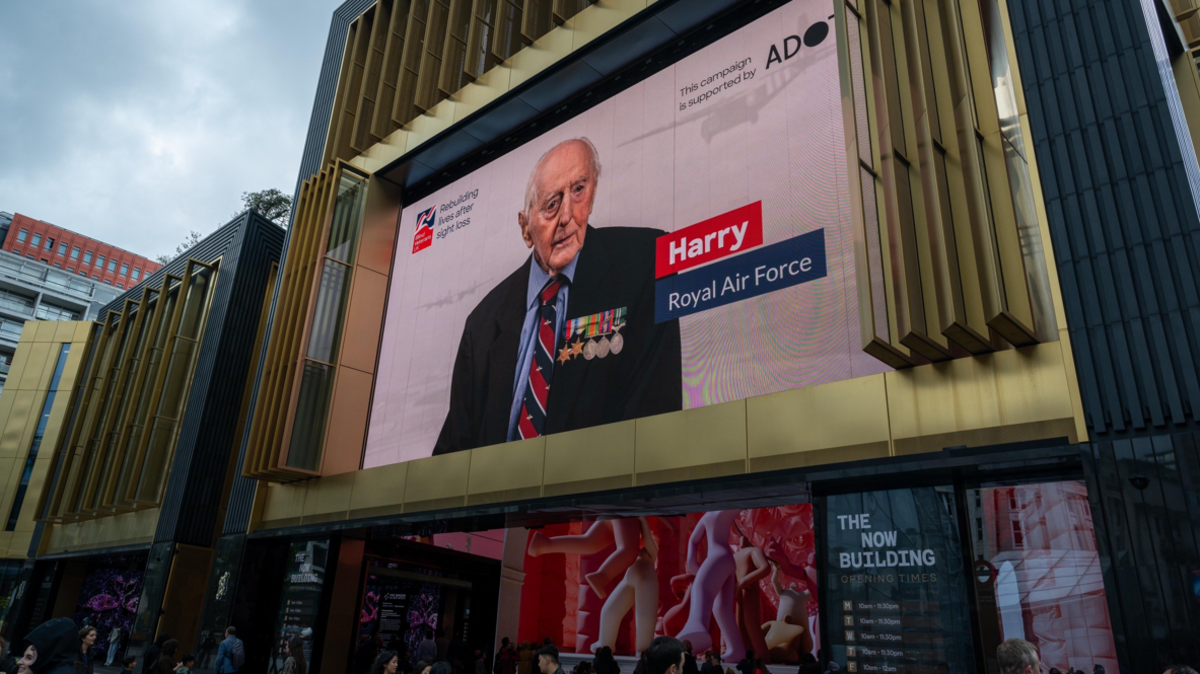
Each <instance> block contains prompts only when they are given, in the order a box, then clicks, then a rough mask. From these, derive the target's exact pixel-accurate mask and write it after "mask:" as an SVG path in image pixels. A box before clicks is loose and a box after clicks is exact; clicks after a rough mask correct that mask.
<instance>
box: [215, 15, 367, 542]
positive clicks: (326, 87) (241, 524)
mask: <svg viewBox="0 0 1200 674" xmlns="http://www.w3.org/2000/svg"><path fill="white" fill-rule="evenodd" d="M374 3H375V0H346V1H345V2H343V3H342V4H341V5H340V6H339V7H338V8H337V9H336V10H334V12H333V21H332V22H331V23H330V25H329V38H328V39H327V40H326V42H325V58H324V60H323V61H322V62H321V76H320V78H319V79H318V80H317V93H316V97H315V99H314V100H313V110H312V115H311V116H310V117H309V122H308V135H307V137H306V138H305V140H304V153H303V154H302V155H301V159H300V174H299V176H297V178H296V189H295V191H294V192H293V193H292V212H291V214H290V215H289V216H288V229H287V231H286V233H285V234H284V239H283V252H281V253H280V255H279V257H278V260H279V271H278V274H277V280H279V281H282V279H283V265H284V262H285V261H286V258H287V256H286V251H287V246H288V242H289V241H290V240H291V222H292V221H291V219H292V218H294V217H295V216H296V206H297V205H298V204H299V201H300V185H301V184H302V183H303V182H304V181H305V180H307V179H308V178H309V177H311V176H313V175H315V174H316V173H317V172H319V171H320V170H321V157H322V155H323V154H324V152H325V137H326V135H327V133H328V131H329V120H330V118H331V117H332V115H333V106H334V103H335V101H334V98H335V96H336V94H337V83H338V76H339V75H340V72H341V65H342V53H343V52H344V51H345V49H346V35H347V33H348V32H349V30H350V23H351V22H352V21H354V19H356V18H358V16H359V15H361V14H362V13H363V12H365V11H367V8H368V7H370V6H371V5H373V4H374ZM278 302H279V283H276V284H275V292H274V294H273V295H272V296H271V310H270V312H269V314H268V316H267V328H266V330H265V331H264V333H263V342H262V344H263V348H262V350H261V352H260V353H256V354H254V358H253V360H252V361H251V367H253V368H254V385H253V387H252V388H251V390H250V415H251V416H253V414H254V405H255V404H256V403H257V401H258V389H259V386H260V384H261V383H262V371H263V366H264V365H265V363H266V346H267V344H269V343H270V341H271V327H272V325H273V324H274V322H275V309H276V304H277V303H278ZM260 308H261V307H260ZM249 437H250V424H248V423H247V424H246V428H245V432H244V434H243V436H242V437H241V438H238V439H237V443H238V445H237V446H238V466H239V469H238V471H237V473H236V474H235V477H234V481H233V492H232V494H231V495H230V500H229V510H228V512H227V513H226V517H225V524H224V528H223V530H222V531H223V532H224V533H245V532H246V529H247V527H249V525H250V511H251V510H252V508H253V502H254V488H255V484H256V483H255V481H254V480H251V479H249V478H245V477H242V473H241V469H240V466H241V465H242V464H243V463H244V462H245V458H246V442H247V441H248V439H249Z"/></svg>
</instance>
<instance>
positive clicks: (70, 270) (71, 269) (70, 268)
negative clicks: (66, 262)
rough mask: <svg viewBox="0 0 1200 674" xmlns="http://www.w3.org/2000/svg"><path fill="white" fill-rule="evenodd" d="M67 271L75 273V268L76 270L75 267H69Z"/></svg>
mask: <svg viewBox="0 0 1200 674" xmlns="http://www.w3.org/2000/svg"><path fill="white" fill-rule="evenodd" d="M67 271H69V272H74V271H75V268H74V267H67Z"/></svg>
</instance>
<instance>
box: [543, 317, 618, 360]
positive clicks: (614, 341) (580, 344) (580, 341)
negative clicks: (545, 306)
mask: <svg viewBox="0 0 1200 674" xmlns="http://www.w3.org/2000/svg"><path fill="white" fill-rule="evenodd" d="M625 313H626V310H625V307H621V308H620V309H610V310H608V311H604V312H601V313H598V314H592V315H591V316H581V317H579V318H572V319H570V320H568V321H567V325H566V329H565V330H564V332H565V333H566V334H565V336H566V340H567V343H566V344H564V345H563V348H562V349H561V350H560V351H559V358H558V360H559V362H566V361H568V360H570V359H572V358H574V357H575V356H583V358H584V360H592V359H593V358H606V357H608V354H610V353H611V354H614V355H615V354H618V353H621V349H623V348H625V338H624V337H623V336H621V328H623V327H625Z"/></svg>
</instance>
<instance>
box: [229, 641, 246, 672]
mask: <svg viewBox="0 0 1200 674" xmlns="http://www.w3.org/2000/svg"><path fill="white" fill-rule="evenodd" d="M230 650H231V651H233V669H234V671H237V670H239V669H241V668H242V665H244V664H246V648H245V647H244V646H243V645H242V640H241V639H238V638H234V640H233V644H232V648H230Z"/></svg>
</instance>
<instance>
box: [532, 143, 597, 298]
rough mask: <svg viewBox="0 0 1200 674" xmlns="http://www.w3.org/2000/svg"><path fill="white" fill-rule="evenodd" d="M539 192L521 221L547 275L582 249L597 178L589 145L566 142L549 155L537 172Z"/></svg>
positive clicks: (555, 270) (536, 192) (535, 255)
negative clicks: (594, 173)
mask: <svg viewBox="0 0 1200 674" xmlns="http://www.w3.org/2000/svg"><path fill="white" fill-rule="evenodd" d="M533 183H534V187H535V195H534V199H533V203H532V204H527V205H526V210H524V211H521V213H520V214H518V216H517V221H518V222H519V223H520V225H521V236H522V238H524V239H525V245H526V246H528V247H530V248H532V249H533V254H534V257H535V259H536V260H537V263H538V265H539V266H540V267H541V268H542V269H543V270H545V271H546V272H547V273H548V274H551V275H554V274H557V273H558V272H560V271H562V269H563V267H566V266H567V265H568V264H569V263H570V262H571V260H574V259H575V256H576V255H578V254H579V251H580V249H582V248H583V237H584V235H586V234H587V225H588V218H589V217H591V215H592V202H593V201H594V200H595V197H596V176H594V175H593V174H592V156H591V153H590V152H589V150H588V148H587V146H586V145H584V144H583V143H582V142H579V141H568V142H566V143H563V144H562V145H559V146H558V147H555V148H554V149H553V150H551V151H550V153H549V154H548V155H546V158H545V160H544V161H543V162H542V164H541V166H539V167H538V169H537V173H535V174H534V176H533Z"/></svg>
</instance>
